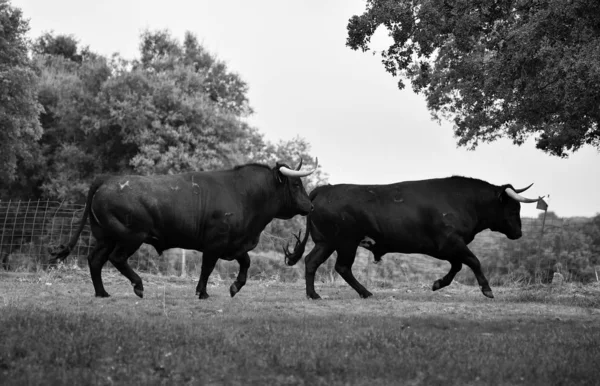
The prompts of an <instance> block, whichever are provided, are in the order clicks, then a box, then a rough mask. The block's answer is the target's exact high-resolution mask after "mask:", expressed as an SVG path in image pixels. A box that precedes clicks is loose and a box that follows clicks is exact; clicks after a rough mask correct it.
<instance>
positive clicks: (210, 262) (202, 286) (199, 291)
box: [196, 253, 219, 299]
mask: <svg viewBox="0 0 600 386" xmlns="http://www.w3.org/2000/svg"><path fill="white" fill-rule="evenodd" d="M217 260H219V258H218V257H216V256H214V255H210V254H208V253H204V254H203V255H202V268H201V269H200V280H198V285H197V286H196V295H198V298H199V299H208V293H207V292H206V284H207V283H208V277H209V276H210V274H211V273H212V271H213V269H215V264H217Z"/></svg>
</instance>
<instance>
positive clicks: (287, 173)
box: [279, 158, 319, 177]
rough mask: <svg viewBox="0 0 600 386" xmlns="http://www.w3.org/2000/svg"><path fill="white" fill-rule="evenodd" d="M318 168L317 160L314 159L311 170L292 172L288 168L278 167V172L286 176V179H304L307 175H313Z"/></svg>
mask: <svg viewBox="0 0 600 386" xmlns="http://www.w3.org/2000/svg"><path fill="white" fill-rule="evenodd" d="M318 166H319V159H318V158H316V159H315V168H314V169H313V170H308V171H303V172H301V171H300V170H292V169H290V168H286V167H285V166H280V167H279V171H280V172H281V174H283V175H284V176H288V177H306V176H308V175H311V174H313V173H314V172H315V171H316V170H317V167H318Z"/></svg>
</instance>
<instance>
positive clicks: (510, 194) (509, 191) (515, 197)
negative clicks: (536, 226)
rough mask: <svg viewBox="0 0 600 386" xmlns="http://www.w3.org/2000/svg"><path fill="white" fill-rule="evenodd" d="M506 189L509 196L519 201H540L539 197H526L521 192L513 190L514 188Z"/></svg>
mask: <svg viewBox="0 0 600 386" xmlns="http://www.w3.org/2000/svg"><path fill="white" fill-rule="evenodd" d="M504 191H505V192H506V194H508V197H510V198H512V199H513V200H516V201H519V202H524V203H531V202H538V201H539V198H525V197H523V196H521V195H520V194H519V193H517V192H515V191H514V190H513V188H506V189H504ZM540 198H541V197H540Z"/></svg>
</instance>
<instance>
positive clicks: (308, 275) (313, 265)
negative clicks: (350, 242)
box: [304, 243, 334, 299]
mask: <svg viewBox="0 0 600 386" xmlns="http://www.w3.org/2000/svg"><path fill="white" fill-rule="evenodd" d="M333 251H334V248H332V247H330V246H329V245H327V244H324V243H316V244H315V246H314V248H313V249H312V251H310V253H309V254H308V255H306V257H305V258H304V265H305V280H306V296H308V297H309V298H311V299H321V297H320V296H319V294H318V293H317V292H316V291H315V273H316V272H317V269H318V268H319V266H320V265H321V264H323V263H324V262H325V260H327V259H328V258H329V256H331V254H332V253H333Z"/></svg>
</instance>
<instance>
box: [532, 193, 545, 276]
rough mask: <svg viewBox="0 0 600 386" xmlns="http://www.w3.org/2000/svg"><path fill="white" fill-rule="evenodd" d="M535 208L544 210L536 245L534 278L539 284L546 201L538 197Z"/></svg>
mask: <svg viewBox="0 0 600 386" xmlns="http://www.w3.org/2000/svg"><path fill="white" fill-rule="evenodd" d="M536 209H540V210H543V211H544V217H543V219H542V230H541V231H540V238H539V240H538V247H537V262H536V264H535V279H536V282H537V283H538V284H539V283H541V282H542V277H541V272H540V271H541V267H540V260H541V258H542V257H541V254H542V239H543V238H544V225H546V215H547V214H548V204H547V203H546V201H544V200H543V199H542V198H540V199H539V201H538V203H537V206H536Z"/></svg>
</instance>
